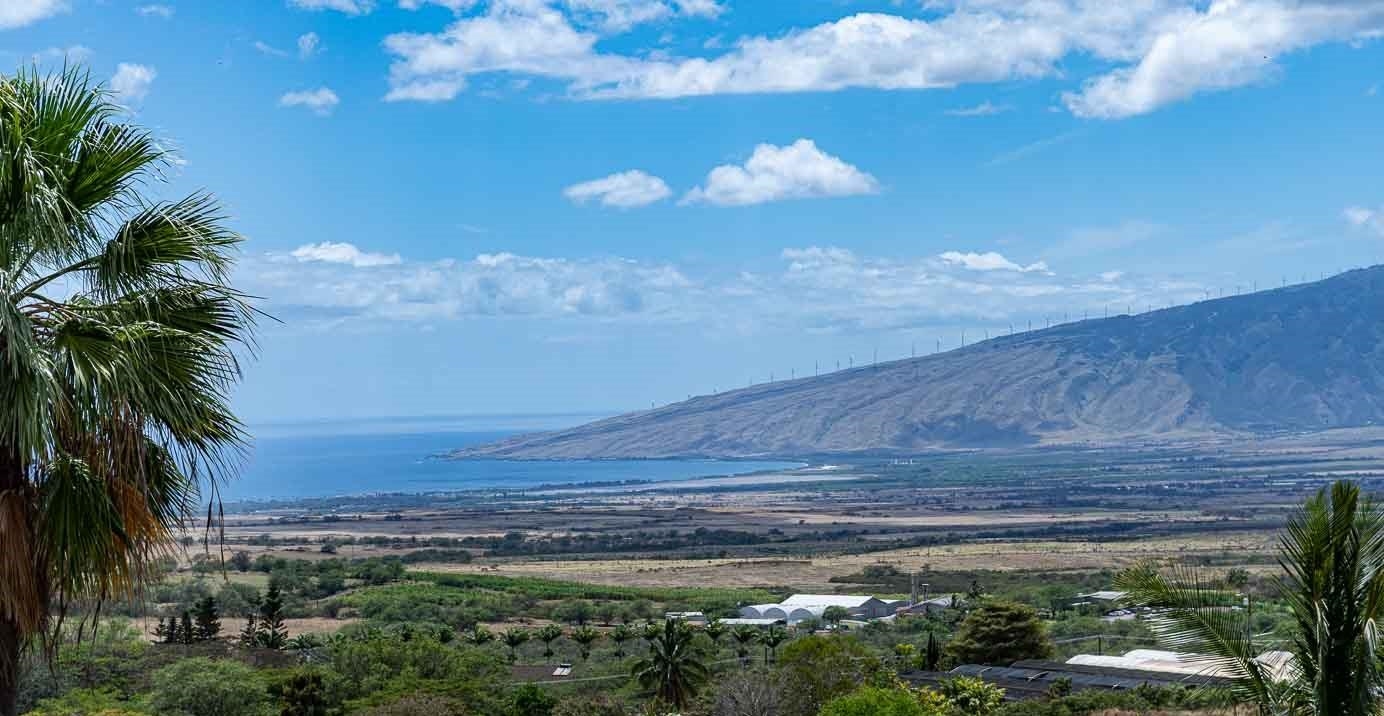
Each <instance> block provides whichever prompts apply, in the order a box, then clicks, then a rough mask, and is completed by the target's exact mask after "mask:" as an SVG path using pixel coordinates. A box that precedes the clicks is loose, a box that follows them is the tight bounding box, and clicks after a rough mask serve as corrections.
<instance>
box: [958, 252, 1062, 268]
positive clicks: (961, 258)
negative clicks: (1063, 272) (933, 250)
mask: <svg viewBox="0 0 1384 716" xmlns="http://www.w3.org/2000/svg"><path fill="white" fill-rule="evenodd" d="M938 258H940V259H942V261H944V262H945V263H948V264H951V265H953V266H960V267H962V268H966V269H969V270H971V271H1017V272H1019V273H1032V272H1038V273H1049V271H1048V265H1047V264H1046V263H1044V262H1042V261H1037V262H1035V263H1031V264H1029V265H1027V266H1023V265H1020V264H1017V263H1015V262H1013V261H1010V260H1009V259H1007V258H1005V257H1004V254H1001V253H998V252H996V251H986V252H985V253H975V252H970V251H968V252H964V253H963V252H961V251H944V252H943V253H941V254H939V255H938Z"/></svg>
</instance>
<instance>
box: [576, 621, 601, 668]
mask: <svg viewBox="0 0 1384 716" xmlns="http://www.w3.org/2000/svg"><path fill="white" fill-rule="evenodd" d="M571 638H572V641H575V642H576V643H577V646H579V647H581V658H582V660H583V661H584V660H586V658H587V657H589V656H591V645H592V644H594V643H596V640H598V639H600V638H601V633H600V632H598V631H596V630H595V629H594V628H593V627H590V626H579V627H577V628H576V629H573V630H572V634H571Z"/></svg>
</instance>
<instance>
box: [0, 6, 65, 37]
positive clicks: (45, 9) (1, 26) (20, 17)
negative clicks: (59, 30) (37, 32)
mask: <svg viewBox="0 0 1384 716" xmlns="http://www.w3.org/2000/svg"><path fill="white" fill-rule="evenodd" d="M65 10H67V3H66V2H64V0H4V2H0V30H7V29H10V28H15V27H24V26H25V25H32V24H33V23H35V22H38V21H39V20H46V19H48V18H50V17H52V16H54V15H56V14H58V13H60V12H63V11H65Z"/></svg>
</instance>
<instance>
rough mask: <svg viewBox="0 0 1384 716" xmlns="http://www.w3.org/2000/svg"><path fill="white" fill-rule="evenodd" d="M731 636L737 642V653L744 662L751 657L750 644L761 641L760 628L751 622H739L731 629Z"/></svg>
mask: <svg viewBox="0 0 1384 716" xmlns="http://www.w3.org/2000/svg"><path fill="white" fill-rule="evenodd" d="M730 638H731V640H732V641H734V642H735V655H736V656H737V657H739V658H740V661H742V662H743V661H745V660H746V659H748V658H750V645H751V644H753V643H755V642H756V641H759V630H758V629H756V628H755V627H752V626H750V625H749V624H739V625H736V627H735V628H734V629H731V630H730Z"/></svg>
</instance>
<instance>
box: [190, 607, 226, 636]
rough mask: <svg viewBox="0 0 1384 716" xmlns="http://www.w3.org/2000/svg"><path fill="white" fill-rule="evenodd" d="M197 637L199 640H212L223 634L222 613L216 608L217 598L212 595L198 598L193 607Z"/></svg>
mask: <svg viewBox="0 0 1384 716" xmlns="http://www.w3.org/2000/svg"><path fill="white" fill-rule="evenodd" d="M192 618H193V620H194V621H195V622H196V624H195V625H194V631H195V638H196V640H197V641H211V640H212V639H215V638H216V637H218V636H220V635H221V613H220V612H219V611H217V609H216V600H215V599H214V598H212V597H210V596H206V597H202V598H201V599H198V600H197V602H196V604H194V605H193V608H192Z"/></svg>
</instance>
